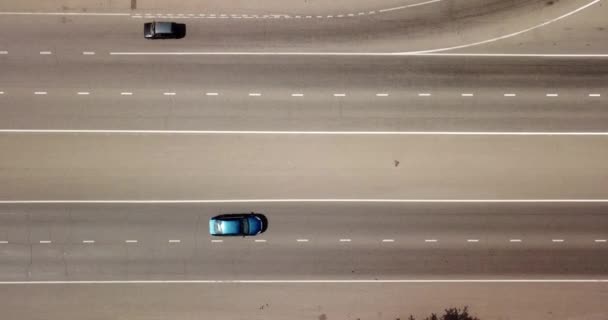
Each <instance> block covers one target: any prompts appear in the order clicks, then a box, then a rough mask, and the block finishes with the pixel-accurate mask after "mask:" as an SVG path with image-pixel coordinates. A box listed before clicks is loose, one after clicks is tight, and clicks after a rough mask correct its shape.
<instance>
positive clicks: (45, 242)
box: [40, 240, 52, 244]
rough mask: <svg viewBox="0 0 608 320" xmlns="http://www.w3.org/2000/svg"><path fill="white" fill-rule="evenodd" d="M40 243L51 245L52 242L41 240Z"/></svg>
mask: <svg viewBox="0 0 608 320" xmlns="http://www.w3.org/2000/svg"><path fill="white" fill-rule="evenodd" d="M40 243H42V244H49V243H52V241H51V240H40Z"/></svg>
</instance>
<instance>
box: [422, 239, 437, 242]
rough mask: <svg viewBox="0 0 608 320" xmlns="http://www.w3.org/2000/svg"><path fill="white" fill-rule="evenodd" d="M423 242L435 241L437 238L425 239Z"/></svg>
mask: <svg viewBox="0 0 608 320" xmlns="http://www.w3.org/2000/svg"><path fill="white" fill-rule="evenodd" d="M424 242H437V239H426V240H424Z"/></svg>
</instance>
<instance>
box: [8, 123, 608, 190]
mask: <svg viewBox="0 0 608 320" xmlns="http://www.w3.org/2000/svg"><path fill="white" fill-rule="evenodd" d="M607 143H608V140H607V139H606V138H605V137H602V136H599V137H593V136H583V137H576V136H570V137H568V136H534V137H526V136H433V135H431V136H365V135H363V136H360V135H359V136H324V135H316V136H309V135H306V136H299V135H273V134H269V135H246V134H242V135H241V134H235V135H222V134H208V135H206V134H203V135H197V134H193V135H170V134H169V135H163V134H4V135H2V136H0V148H2V150H4V151H5V152H4V154H3V157H2V158H0V167H1V168H2V169H3V170H2V172H1V173H0V174H1V176H0V177H1V179H2V180H3V181H4V182H5V183H3V184H2V185H1V186H0V198H1V199H2V200H53V199H57V200H78V199H82V200H86V199H92V200H103V199H108V200H119V199H125V200H137V199H141V200H154V199H160V200H162V199H175V200H179V199H256V198H258V199H259V198H262V199H272V198H277V199H286V198H287V199H289V198H344V199H352V198H384V199H385V198H405V199H425V198H429V199H496V198H498V199H593V198H599V199H605V198H608V195H607V194H606V189H605V188H603V186H604V185H605V183H606V179H607V175H608V172H607V171H606V168H605V165H604V164H605V162H606V161H605V160H606V158H607V156H608V154H607V152H608V151H607V150H608V148H606V147H607V146H606V144H607ZM159 181H162V183H159Z"/></svg>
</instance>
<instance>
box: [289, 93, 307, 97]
mask: <svg viewBox="0 0 608 320" xmlns="http://www.w3.org/2000/svg"><path fill="white" fill-rule="evenodd" d="M291 96H292V97H303V96H304V94H303V93H292V94H291Z"/></svg>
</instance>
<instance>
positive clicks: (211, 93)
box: [205, 92, 220, 96]
mask: <svg viewBox="0 0 608 320" xmlns="http://www.w3.org/2000/svg"><path fill="white" fill-rule="evenodd" d="M205 95H207V96H219V95H220V94H219V93H217V92H207V93H205Z"/></svg>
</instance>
